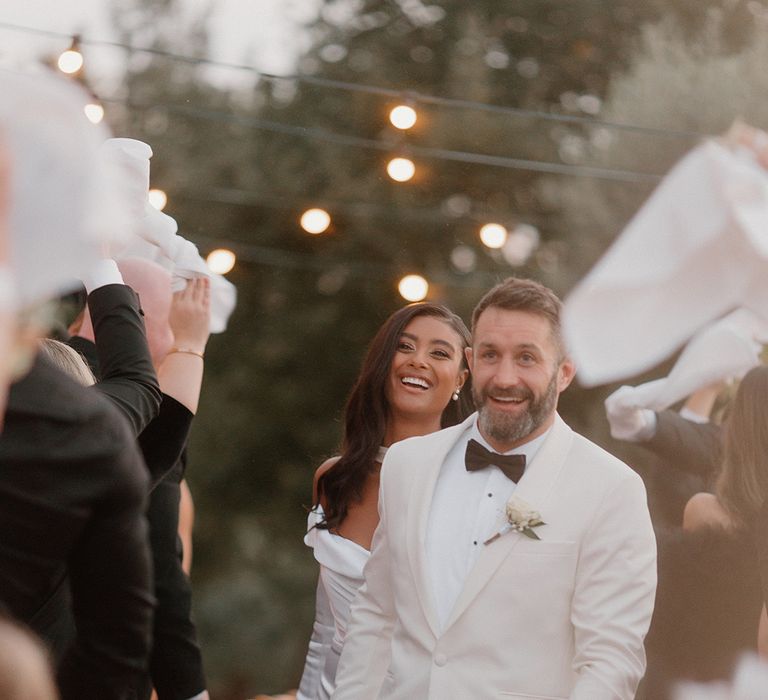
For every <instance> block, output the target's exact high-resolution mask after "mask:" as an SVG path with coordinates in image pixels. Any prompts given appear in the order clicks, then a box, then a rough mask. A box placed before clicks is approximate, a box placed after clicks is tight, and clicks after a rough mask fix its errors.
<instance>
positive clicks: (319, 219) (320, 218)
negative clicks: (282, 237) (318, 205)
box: [300, 209, 331, 236]
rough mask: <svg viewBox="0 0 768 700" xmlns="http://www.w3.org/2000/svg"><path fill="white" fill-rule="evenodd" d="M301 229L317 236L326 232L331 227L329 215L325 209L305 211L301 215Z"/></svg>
mask: <svg viewBox="0 0 768 700" xmlns="http://www.w3.org/2000/svg"><path fill="white" fill-rule="evenodd" d="M300 223H301V228H303V229H304V230H305V231H306V232H307V233H311V234H312V235H315V236H316V235H317V234H319V233H323V232H324V231H327V230H328V227H329V226H330V225H331V215H330V214H329V213H328V212H327V211H325V209H307V211H305V212H304V213H303V214H302V215H301V220H300Z"/></svg>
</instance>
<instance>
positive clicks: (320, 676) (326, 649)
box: [296, 447, 386, 700]
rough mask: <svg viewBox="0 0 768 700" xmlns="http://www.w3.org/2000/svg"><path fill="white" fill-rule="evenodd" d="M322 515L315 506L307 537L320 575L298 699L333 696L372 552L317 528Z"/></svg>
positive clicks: (324, 699)
mask: <svg viewBox="0 0 768 700" xmlns="http://www.w3.org/2000/svg"><path fill="white" fill-rule="evenodd" d="M385 453H386V448H383V447H382V448H380V450H379V454H378V455H377V458H376V461H377V462H381V461H382V460H383V459H384V454H385ZM323 518H324V513H323V509H322V507H321V506H320V505H317V506H315V508H313V509H312V510H311V511H310V513H309V517H308V519H307V534H306V536H305V537H304V542H305V543H306V544H307V546H309V547H312V549H313V550H314V554H315V559H316V560H317V562H318V564H320V576H319V578H318V582H317V598H316V602H315V623H314V625H313V627H312V637H311V638H310V640H309V649H308V650H307V659H306V661H305V662H304V673H303V674H302V676H301V683H300V685H299V692H298V694H297V696H296V700H329V698H330V697H331V694H332V693H333V691H334V688H335V687H336V666H337V665H338V663H339V657H340V656H341V649H342V647H343V645H344V638H345V637H346V634H347V622H348V620H349V607H350V605H351V604H352V601H353V600H354V598H355V595H356V594H357V589H358V588H360V586H361V585H362V583H363V567H364V566H365V563H366V562H367V561H368V557H369V556H370V552H369V551H368V550H367V549H365V547H362V546H361V545H359V544H357V543H356V542H353V541H352V540H348V539H347V538H346V537H342V536H341V535H336V534H333V533H331V532H329V531H328V530H321V529H318V528H317V527H316V525H317V523H319V522H322V520H323Z"/></svg>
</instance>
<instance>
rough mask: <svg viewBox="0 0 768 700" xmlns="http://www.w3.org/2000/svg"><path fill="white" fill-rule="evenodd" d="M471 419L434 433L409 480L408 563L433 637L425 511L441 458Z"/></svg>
mask: <svg viewBox="0 0 768 700" xmlns="http://www.w3.org/2000/svg"><path fill="white" fill-rule="evenodd" d="M474 419H475V416H474V414H473V415H471V416H470V417H469V418H467V419H466V420H465V421H464V422H463V423H460V424H459V425H455V426H452V427H450V428H446V429H445V430H441V431H439V432H437V433H434V434H433V436H432V437H433V440H430V443H429V448H430V451H429V453H428V454H425V455H424V461H423V463H422V464H421V465H420V466H419V471H418V474H415V475H414V478H413V479H412V481H411V493H410V497H409V499H408V515H407V518H408V521H407V530H406V531H407V532H408V533H413V536H410V537H408V542H407V549H408V560H409V562H410V565H411V569H412V570H413V576H414V579H415V581H416V590H417V592H418V596H419V602H420V603H421V607H422V610H424V615H425V616H426V618H427V621H428V622H429V626H430V628H431V630H432V633H433V634H434V635H435V637H436V638H437V637H438V636H439V630H440V626H439V624H438V621H437V613H436V612H435V605H434V599H433V595H432V581H431V579H430V576H429V572H428V571H427V562H426V546H425V543H426V537H427V523H428V522H429V510H430V507H431V505H432V495H433V493H434V490H435V483H436V482H437V477H438V476H439V474H440V469H441V467H442V466H443V462H444V461H445V457H446V455H447V454H448V452H449V451H450V449H451V448H452V447H453V446H454V444H455V443H456V440H458V439H459V437H460V436H461V435H462V434H463V433H464V431H465V430H466V429H467V428H469V426H470V425H471V424H472V421H474Z"/></svg>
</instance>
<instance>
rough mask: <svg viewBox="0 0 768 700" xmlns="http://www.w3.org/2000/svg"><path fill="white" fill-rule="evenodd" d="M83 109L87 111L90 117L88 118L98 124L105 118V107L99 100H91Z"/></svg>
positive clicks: (87, 115)
mask: <svg viewBox="0 0 768 700" xmlns="http://www.w3.org/2000/svg"><path fill="white" fill-rule="evenodd" d="M83 111H84V112H85V116H86V117H88V120H89V121H90V122H92V123H93V124H98V123H99V122H100V121H101V120H102V119H104V107H102V106H101V105H100V104H99V103H98V102H89V103H88V104H87V105H85V107H83Z"/></svg>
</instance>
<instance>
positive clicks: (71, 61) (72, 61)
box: [56, 36, 83, 75]
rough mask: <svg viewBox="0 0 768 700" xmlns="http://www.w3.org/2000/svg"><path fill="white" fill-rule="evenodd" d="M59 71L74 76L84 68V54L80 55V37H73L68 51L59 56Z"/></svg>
mask: <svg viewBox="0 0 768 700" xmlns="http://www.w3.org/2000/svg"><path fill="white" fill-rule="evenodd" d="M56 65H58V67H59V70H60V71H61V72H62V73H66V74H67V75H74V74H75V73H77V72H78V71H79V70H80V69H81V68H82V67H83V54H82V53H80V37H78V36H75V37H72V43H71V44H70V46H69V48H68V49H67V50H66V51H62V52H61V54H60V55H59V60H58V61H57V63H56Z"/></svg>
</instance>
